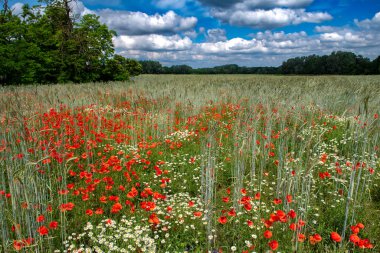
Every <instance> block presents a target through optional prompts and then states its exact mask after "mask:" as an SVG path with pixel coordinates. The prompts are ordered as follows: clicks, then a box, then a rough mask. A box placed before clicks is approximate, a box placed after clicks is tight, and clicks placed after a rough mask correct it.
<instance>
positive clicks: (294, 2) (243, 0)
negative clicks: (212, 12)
mask: <svg viewBox="0 0 380 253" xmlns="http://www.w3.org/2000/svg"><path fill="white" fill-rule="evenodd" d="M198 1H199V2H200V3H202V4H204V5H207V6H212V7H218V8H226V7H231V6H234V5H235V6H236V7H237V8H275V7H289V8H301V7H306V6H308V5H310V4H311V3H312V2H313V1H314V0H198Z"/></svg>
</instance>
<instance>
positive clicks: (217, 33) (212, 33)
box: [206, 29, 227, 42]
mask: <svg viewBox="0 0 380 253" xmlns="http://www.w3.org/2000/svg"><path fill="white" fill-rule="evenodd" d="M206 39H207V41H208V42H218V41H226V40H227V36H226V30H224V29H209V30H207V34H206Z"/></svg>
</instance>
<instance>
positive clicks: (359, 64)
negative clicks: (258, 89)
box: [140, 51, 380, 75]
mask: <svg viewBox="0 0 380 253" xmlns="http://www.w3.org/2000/svg"><path fill="white" fill-rule="evenodd" d="M140 64H141V65H142V68H143V70H142V73H144V74H283V75H289V74H291V75H378V74H380V56H379V57H377V58H376V59H374V60H373V61H371V60H370V59H368V58H365V57H363V56H361V55H356V54H354V53H352V52H342V51H337V52H332V53H331V54H330V55H323V56H319V55H310V56H303V57H296V58H291V59H288V60H287V61H285V62H283V63H282V65H281V66H279V67H241V66H238V65H236V64H228V65H222V66H217V67H213V68H192V67H190V66H187V65H173V66H171V67H166V66H162V64H161V63H160V62H158V61H140Z"/></svg>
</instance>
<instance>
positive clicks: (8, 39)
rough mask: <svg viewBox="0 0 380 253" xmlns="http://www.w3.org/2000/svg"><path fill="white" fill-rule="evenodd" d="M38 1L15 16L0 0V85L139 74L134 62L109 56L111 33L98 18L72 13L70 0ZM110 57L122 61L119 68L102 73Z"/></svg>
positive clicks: (137, 66)
mask: <svg viewBox="0 0 380 253" xmlns="http://www.w3.org/2000/svg"><path fill="white" fill-rule="evenodd" d="M40 2H41V3H42V5H41V6H33V7H30V6H29V5H24V7H23V12H22V13H21V14H20V15H14V14H13V13H12V10H9V8H8V7H6V6H8V2H6V1H5V2H4V1H3V2H2V3H3V5H2V6H3V9H1V12H0V84H22V83H57V82H59V83H65V82H93V81H112V80H127V79H128V78H129V76H130V75H137V74H138V73H140V72H141V65H140V64H136V61H133V60H127V59H125V58H124V57H122V56H115V57H114V46H113V43H112V38H113V36H115V35H116V33H115V32H114V31H112V30H109V29H108V27H107V26H106V25H105V24H102V23H101V22H100V21H99V17H97V16H96V15H84V16H80V15H75V14H74V12H73V10H72V7H73V4H75V1H74V0H43V1H42V0H41V1H40ZM115 61H116V62H119V63H120V62H121V63H122V68H121V69H122V71H121V72H120V71H119V72H115V73H112V72H110V73H108V74H107V75H105V74H104V73H105V72H107V71H109V69H112V68H114V67H115V66H114V65H115ZM107 64H111V65H110V66H107ZM103 78H106V79H103Z"/></svg>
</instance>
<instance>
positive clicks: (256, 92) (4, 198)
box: [0, 75, 380, 252]
mask: <svg viewBox="0 0 380 253" xmlns="http://www.w3.org/2000/svg"><path fill="white" fill-rule="evenodd" d="M379 113H380V77H379V76H355V77H354V76H321V77H313V76H286V77H284V76H250V75H225V76H223V75H218V76H197V75H189V76H186V75H184V76H174V75H173V76H170V75H166V76H164V75H162V76H154V75H152V76H150V75H144V76H140V77H137V78H136V79H134V80H133V81H131V82H128V83H111V84H100V83H96V84H82V85H74V84H72V85H52V86H20V87H13V86H12V87H3V88H0V226H1V227H2V231H1V233H0V252H16V251H18V252H362V251H368V252H379V246H378V244H379V243H380V219H379V217H380V159H379V154H380V149H379V147H380V137H379V134H380V119H379V118H378V115H379Z"/></svg>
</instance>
